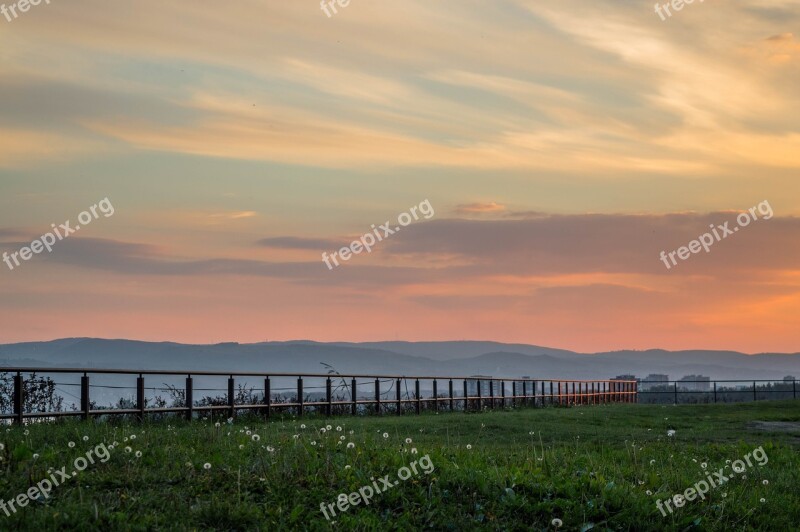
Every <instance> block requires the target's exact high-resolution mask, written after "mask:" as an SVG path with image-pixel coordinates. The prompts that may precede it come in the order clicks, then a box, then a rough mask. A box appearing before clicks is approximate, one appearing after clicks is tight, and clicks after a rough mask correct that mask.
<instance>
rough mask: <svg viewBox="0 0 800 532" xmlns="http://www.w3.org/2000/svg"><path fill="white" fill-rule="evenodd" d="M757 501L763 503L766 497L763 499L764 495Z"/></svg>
mask: <svg viewBox="0 0 800 532" xmlns="http://www.w3.org/2000/svg"><path fill="white" fill-rule="evenodd" d="M759 501H760V502H761V503H762V504H763V503H765V502H767V499H765V498H764V497H761V499H759Z"/></svg>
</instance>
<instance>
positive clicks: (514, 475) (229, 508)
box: [0, 402, 800, 530]
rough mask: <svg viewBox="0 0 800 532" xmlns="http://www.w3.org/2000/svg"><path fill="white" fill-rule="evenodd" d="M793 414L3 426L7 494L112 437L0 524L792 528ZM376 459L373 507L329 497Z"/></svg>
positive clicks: (771, 407)
mask: <svg viewBox="0 0 800 532" xmlns="http://www.w3.org/2000/svg"><path fill="white" fill-rule="evenodd" d="M217 422H220V426H215V423H217ZM781 422H783V423H781ZM787 422H788V423H787ZM798 422H800V403H798V402H761V403H755V404H752V403H751V404H737V405H686V406H677V407H676V406H644V405H611V406H597V407H576V408H569V409H567V408H547V409H518V410H514V411H492V412H483V413H473V414H463V413H454V414H449V413H447V414H444V413H443V414H439V415H434V414H427V415H422V416H412V415H408V416H402V417H395V416H391V417H390V416H382V417H359V418H349V417H340V418H331V419H328V420H326V419H323V418H312V417H307V418H303V419H301V420H296V419H291V418H286V419H284V420H275V421H272V422H270V423H264V422H263V421H261V420H260V419H257V418H241V419H238V420H236V421H235V422H233V423H232V424H228V423H227V422H226V420H225V419H224V418H220V419H214V420H210V419H207V420H203V421H195V422H193V423H191V424H189V423H187V422H184V421H181V420H178V419H172V420H165V421H152V422H146V423H143V424H135V423H133V424H131V423H127V422H125V423H123V422H117V423H111V422H101V423H98V422H91V423H86V422H79V421H64V422H59V423H56V424H36V425H30V426H27V427H3V428H1V429H0V443H2V445H3V449H2V450H0V457H1V458H2V461H0V468H1V471H2V474H1V476H0V497H2V498H3V500H4V501H9V500H11V499H14V498H16V497H17V495H18V494H23V493H26V492H27V491H28V490H29V488H31V486H36V485H37V483H39V482H40V481H41V480H42V479H50V478H55V479H58V478H59V477H58V476H54V477H51V475H55V473H53V472H51V473H48V469H49V468H52V469H53V470H54V471H55V470H60V469H61V468H62V467H64V466H66V468H67V469H66V470H65V471H66V472H67V473H68V474H71V473H72V471H73V470H74V469H75V467H74V463H75V462H74V460H75V458H77V457H80V456H86V453H87V451H89V450H90V449H95V448H98V446H100V445H101V444H104V445H106V446H107V447H106V448H107V449H109V453H108V455H105V454H104V453H103V452H102V451H97V452H96V453H95V454H94V456H93V459H94V460H95V463H94V464H89V465H88V466H87V467H86V469H85V470H84V471H83V472H80V473H78V475H77V478H69V479H66V480H64V479H62V480H61V482H62V483H61V485H59V486H57V487H54V488H53V489H52V491H51V492H50V493H49V496H48V497H47V498H45V497H43V496H42V495H41V493H35V492H34V493H33V494H32V495H31V496H32V497H33V499H34V500H31V501H30V502H29V503H27V505H26V506H25V507H23V508H18V511H16V512H11V511H9V513H10V514H11V515H10V516H6V515H5V513H3V512H2V511H0V529H3V530H12V529H19V530H53V529H75V530H129V529H133V530H145V529H175V530H188V529H198V530H210V529H217V530H279V529H280V530H295V529H297V530H302V529H306V530H326V529H330V528H336V529H345V530H389V529H400V530H412V529H413V530H416V529H435V530H531V529H532V530H555V529H556V528H558V529H560V530H797V528H798V523H800V494H799V493H800V489H799V487H800V467H799V466H800V455H799V454H798V451H799V450H800V430H799V429H798V427H800V423H798ZM301 424H304V425H305V428H303V427H302V426H301ZM326 425H330V426H331V429H330V430H326V431H325V432H321V431H320V429H321V428H324V427H325V426H326ZM338 428H341V430H338ZM670 430H674V431H675V433H674V435H672V436H668V435H667V433H668V431H670ZM248 431H249V432H250V433H249V434H248ZM134 436H135V437H134ZM254 436H257V437H254ZM407 439H410V440H411V443H406V440H407ZM340 441H341V443H338V442H340ZM70 442H72V443H73V444H74V445H73V446H70ZM114 442H116V444H114ZM348 443H352V445H348ZM111 445H114V448H113V449H111V448H110V447H108V446H111ZM758 447H761V448H762V449H763V451H764V453H765V454H766V456H767V457H768V462H767V463H765V465H763V466H759V465H757V464H756V463H755V461H754V460H753V461H751V463H752V466H747V467H746V470H745V471H744V473H742V474H737V475H735V478H731V479H730V480H729V481H727V482H726V483H725V484H724V485H721V486H719V487H717V488H711V489H710V490H709V492H708V494H706V495H705V500H694V501H691V502H688V501H687V502H686V503H685V506H683V507H682V508H675V507H674V505H673V509H674V513H671V514H670V513H669V512H667V516H666V517H664V516H663V515H662V513H661V512H660V511H659V510H658V509H657V508H656V500H657V499H662V500H663V499H667V498H670V497H672V495H673V494H675V493H683V492H684V491H685V490H686V489H687V488H689V487H691V486H693V485H694V484H695V483H698V482H699V481H702V480H704V479H706V477H707V475H710V474H711V472H712V471H715V472H716V471H718V470H719V468H724V471H725V473H724V474H725V475H726V476H730V474H731V469H730V465H729V464H728V463H726V461H728V460H729V461H731V463H733V462H734V461H735V460H739V459H742V460H743V459H744V457H745V455H746V454H748V453H751V452H752V451H753V449H755V448H758ZM126 448H130V449H126ZM137 451H138V452H140V453H141V455H138V453H137ZM95 456H96V457H98V458H94V457H95ZM105 456H108V458H107V459H106V461H101V460H100V459H99V458H103V457H105ZM423 457H427V458H424V459H423V460H420V459H422V458H423ZM413 461H419V466H418V465H417V463H415V464H414V467H415V468H416V473H413V474H410V475H409V476H410V478H408V479H407V480H397V479H398V470H399V469H400V468H401V467H403V466H409V464H410V463H411V462H413ZM206 464H209V465H208V466H207V465H206ZM81 465H82V464H81ZM423 466H428V467H427V470H428V471H430V468H433V470H432V471H430V472H429V473H428V474H426V471H425V470H424V469H425V468H423ZM704 466H705V468H704ZM206 467H208V469H207V468H206ZM409 473H411V471H410V470H409ZM385 475H389V480H390V481H392V480H397V484H396V485H394V484H392V487H391V489H387V491H386V492H385V493H375V494H374V496H373V497H372V499H371V501H370V503H369V505H365V504H364V502H363V501H360V502H359V503H358V505H356V506H351V507H350V508H349V509H347V510H346V511H343V512H342V511H340V510H339V509H337V508H336V503H337V495H338V494H340V493H346V494H350V493H352V492H358V490H359V488H362V487H363V486H378V488H379V489H380V486H381V484H380V483H379V481H378V479H379V478H380V477H384V476H385ZM401 476H406V473H405V471H403V472H401ZM372 477H374V478H375V481H374V483H373V480H371V478H372ZM712 477H713V476H712ZM373 491H374V490H373ZM364 493H366V491H365V492H364ZM355 501H358V499H355ZM320 503H326V504H333V505H334V508H335V513H336V516H335V517H332V519H331V520H330V521H328V520H326V518H325V516H324V515H323V513H322V511H321V510H320ZM6 506H8V504H7V503H6ZM327 513H328V515H329V516H331V513H332V512H331V511H330V509H328V511H327ZM554 520H560V521H561V524H560V526H559V527H557V526H556V525H558V523H559V522H558V521H555V523H556V524H554Z"/></svg>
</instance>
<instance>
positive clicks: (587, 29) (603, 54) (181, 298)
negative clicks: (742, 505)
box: [0, 0, 800, 353]
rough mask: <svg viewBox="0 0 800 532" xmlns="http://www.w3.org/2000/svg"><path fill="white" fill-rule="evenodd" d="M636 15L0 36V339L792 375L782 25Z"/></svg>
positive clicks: (794, 158)
mask: <svg viewBox="0 0 800 532" xmlns="http://www.w3.org/2000/svg"><path fill="white" fill-rule="evenodd" d="M5 3H6V4H8V5H14V3H13V2H11V0H5ZM651 4H652V2H633V1H623V0H595V1H592V2H588V1H585V0H584V1H574V0H559V1H558V2H543V1H538V0H537V1H523V0H518V1H517V0H504V1H488V0H486V1H479V0H437V1H436V2H431V1H429V0H402V1H399V0H398V1H392V2H387V1H382V2H378V1H370V0H350V2H349V3H347V5H346V6H339V5H336V12H335V13H333V12H332V8H331V7H328V13H329V15H330V16H329V15H328V14H326V12H325V11H324V10H323V9H321V6H320V4H319V3H317V2H314V1H306V0H293V1H291V2H288V1H277V0H268V1H267V0H259V1H257V0H237V1H235V2H226V3H220V2H211V1H208V0H193V1H191V2H189V1H173V2H163V1H153V0H137V1H136V2H103V1H100V0H81V1H80V2H67V1H64V0H52V1H51V2H50V3H49V4H48V3H45V2H42V3H40V4H39V5H38V6H31V7H30V9H29V10H28V11H26V12H24V13H22V12H17V15H18V16H17V18H13V16H11V15H9V16H8V18H10V19H11V20H8V18H6V17H3V16H2V15H0V252H4V253H7V254H9V259H7V260H8V261H9V262H8V263H2V262H0V343H10V342H21V341H35V340H49V339H54V338H62V337H83V336H91V337H102V338H131V339H141V340H159V341H160V340H168V341H177V342H187V343H215V342H223V341H239V342H259V341H264V340H292V339H312V340H318V341H377V340H409V341H422V340H496V341H502V342H524V343H531V344H536V345H542V346H550V347H557V348H564V349H573V350H577V351H583V352H596V351H606V350H616V349H648V348H664V349H732V350H738V351H743V352H748V353H758V352H769V351H773V352H796V351H800V327H798V317H800V245H798V242H800V238H799V237H800V218H798V216H799V215H800V201H799V200H798V197H800V180H798V170H800V90H798V88H800V83H799V82H800V26H798V23H799V22H800V1H798V0H792V1H790V0H759V1H757V2H756V1H750V2H745V1H737V0H730V1H725V2H723V1H721V0H706V1H705V2H702V3H701V2H694V3H692V4H686V5H685V6H684V8H683V9H682V10H680V11H674V10H673V11H672V16H669V17H664V20H662V16H660V15H659V14H657V13H656V12H655V10H654V8H653V6H652V5H651ZM15 12H16V11H15ZM103 200H105V203H101V202H102V201H103ZM103 205H105V206H106V209H105V210H103V209H102V208H101V207H102V206H103ZM93 206H99V207H95V212H96V214H97V215H96V216H91V223H85V224H79V222H78V217H79V215H80V213H82V212H84V211H86V213H87V214H86V215H85V219H86V220H89V218H87V217H89V216H90V214H91V212H90V208H91V207H93ZM108 206H111V207H113V214H108V213H110V212H111V210H112V209H110V208H107V207H108ZM428 206H429V207H430V209H429V210H428ZM412 207H414V208H416V209H417V213H419V212H420V211H422V210H423V207H424V209H426V210H424V212H425V213H430V216H417V218H418V219H412V220H411V223H409V224H408V225H407V226H406V227H401V228H400V229H401V230H399V231H396V230H394V229H393V228H396V227H399V226H398V224H397V220H398V216H399V215H401V213H404V212H411V211H410V209H411V208H412ZM752 207H755V209H753V210H752V211H750V212H751V213H754V214H752V215H751V218H750V221H749V223H748V224H747V226H744V225H742V226H741V227H739V226H738V222H737V217H738V216H740V214H742V213H744V218H745V219H746V218H747V217H748V209H750V208H752ZM98 209H100V210H98ZM753 218H757V219H753ZM67 220H70V223H71V226H72V228H74V226H75V225H82V227H81V228H80V230H78V231H75V232H74V233H72V234H70V235H69V236H67V237H66V238H63V240H59V239H57V238H56V239H55V240H56V241H55V243H54V244H52V245H51V246H50V247H51V249H52V251H49V252H48V251H47V250H46V249H44V250H42V249H41V248H40V252H39V253H33V252H31V254H30V255H29V256H28V260H24V257H22V258H18V259H17V260H19V264H18V265H15V264H14V262H13V260H14V259H12V258H10V254H13V253H15V252H16V253H19V252H20V250H21V248H23V247H30V246H31V242H32V241H34V240H35V239H40V238H41V237H42V236H43V235H45V233H48V232H50V231H52V230H54V229H53V227H54V226H55V228H58V227H59V226H60V224H62V223H64V222H65V221H67ZM387 221H389V222H390V226H389V227H388V229H390V230H392V232H393V233H394V234H387V233H385V232H384V231H382V230H381V231H380V233H378V234H380V235H381V240H380V241H378V242H376V243H375V244H374V246H372V249H371V251H370V252H366V250H364V249H363V248H361V249H359V251H360V253H358V254H355V253H353V254H352V255H351V256H350V257H349V258H348V260H344V258H342V257H341V251H340V250H341V248H343V247H344V246H350V244H351V242H352V241H354V240H356V239H360V238H362V236H363V235H365V234H367V233H369V234H373V235H374V234H375V233H374V232H373V225H374V226H375V228H376V229H377V228H378V226H380V225H384V224H385V222H387ZM726 223H728V224H729V226H728V227H729V228H730V229H731V230H733V229H734V227H735V226H736V227H735V228H736V231H735V232H733V231H732V232H731V233H730V234H727V233H726V236H725V237H724V238H718V237H714V242H713V244H712V245H709V246H708V249H709V251H708V252H706V251H705V250H702V249H701V250H700V251H699V252H697V253H694V252H691V253H690V254H688V255H687V256H688V258H686V259H682V258H681V257H680V256H679V255H676V254H675V253H673V256H672V257H673V259H674V260H675V261H674V262H670V258H669V255H668V254H669V253H670V252H676V251H677V250H678V249H679V248H681V247H682V246H688V245H689V243H690V242H691V241H693V240H695V239H698V238H699V237H700V236H701V235H703V234H705V233H709V234H711V231H712V229H715V230H716V229H717V227H719V226H723V225H725V224H726ZM62 231H63V230H62ZM717 232H718V233H722V230H721V228H720V230H719V231H717ZM51 234H52V233H51ZM365 238H366V237H365ZM375 240H377V238H376V239H375ZM367 242H368V240H367ZM353 249H354V250H356V249H358V248H353ZM695 249H696V247H695ZM34 251H35V250H34ZM662 251H663V252H665V253H666V254H667V255H666V256H665V258H662V257H661V252H662ZM334 252H338V253H339V255H337V256H338V257H339V260H338V261H339V263H340V264H339V266H334V265H333V264H331V266H332V267H330V268H329V267H328V266H326V263H325V262H324V261H323V260H322V256H323V255H322V254H323V253H326V254H327V256H328V257H330V255H331V254H333V253H334ZM687 253H688V252H687ZM344 255H345V256H346V255H347V253H345V254H344ZM18 257H19V256H18ZM9 263H10V264H11V265H12V266H13V268H12V267H10V266H8V264H9ZM668 266H669V267H668Z"/></svg>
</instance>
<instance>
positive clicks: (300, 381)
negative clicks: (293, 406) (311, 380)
mask: <svg viewBox="0 0 800 532" xmlns="http://www.w3.org/2000/svg"><path fill="white" fill-rule="evenodd" d="M303 402H304V401H303V377H302V376H299V377H297V417H303V410H305V409H304V408H303Z"/></svg>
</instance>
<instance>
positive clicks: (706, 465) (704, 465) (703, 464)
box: [700, 462, 708, 469]
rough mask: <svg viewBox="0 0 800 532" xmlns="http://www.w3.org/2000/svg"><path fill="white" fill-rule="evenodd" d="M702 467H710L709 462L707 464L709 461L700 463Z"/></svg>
mask: <svg viewBox="0 0 800 532" xmlns="http://www.w3.org/2000/svg"><path fill="white" fill-rule="evenodd" d="M700 467H702V468H703V469H705V468H707V467H708V464H707V463H705V462H703V463H702V464H700Z"/></svg>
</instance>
